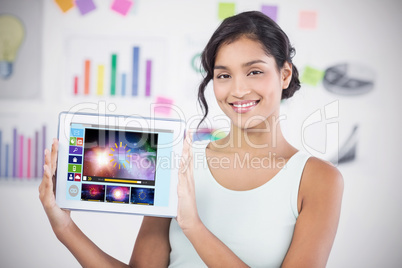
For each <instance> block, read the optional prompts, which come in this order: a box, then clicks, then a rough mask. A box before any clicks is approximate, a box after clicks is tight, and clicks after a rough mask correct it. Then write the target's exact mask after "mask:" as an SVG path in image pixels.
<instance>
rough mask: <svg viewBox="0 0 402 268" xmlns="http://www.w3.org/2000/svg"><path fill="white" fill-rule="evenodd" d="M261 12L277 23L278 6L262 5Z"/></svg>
mask: <svg viewBox="0 0 402 268" xmlns="http://www.w3.org/2000/svg"><path fill="white" fill-rule="evenodd" d="M261 12H262V13H264V14H265V15H267V16H268V17H270V18H271V19H272V20H273V21H275V22H276V19H277V18H278V7H277V6H269V5H262V6H261Z"/></svg>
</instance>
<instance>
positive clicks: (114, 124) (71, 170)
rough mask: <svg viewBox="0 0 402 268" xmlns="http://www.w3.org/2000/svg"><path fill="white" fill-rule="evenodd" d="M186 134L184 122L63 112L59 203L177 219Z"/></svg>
mask: <svg viewBox="0 0 402 268" xmlns="http://www.w3.org/2000/svg"><path fill="white" fill-rule="evenodd" d="M184 132H185V123H184V121H182V120H175V119H158V118H152V119H151V118H144V117H135V116H118V115H98V114H84V113H68V112H62V113H60V115H59V126H58V139H59V151H58V162H57V174H56V202H57V204H58V205H59V206H60V207H61V208H66V209H71V210H89V211H102V212H117V213H132V214H140V215H149V216H160V217H176V215H177V180H178V169H179V161H180V156H181V153H182V148H183V137H184Z"/></svg>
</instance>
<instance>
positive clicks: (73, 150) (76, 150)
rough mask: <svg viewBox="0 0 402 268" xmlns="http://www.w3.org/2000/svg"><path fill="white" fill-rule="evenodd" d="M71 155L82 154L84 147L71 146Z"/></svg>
mask: <svg viewBox="0 0 402 268" xmlns="http://www.w3.org/2000/svg"><path fill="white" fill-rule="evenodd" d="M69 153H70V154H82V147H80V146H70V148H69Z"/></svg>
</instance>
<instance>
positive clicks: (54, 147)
mask: <svg viewBox="0 0 402 268" xmlns="http://www.w3.org/2000/svg"><path fill="white" fill-rule="evenodd" d="M58 149H59V141H58V140H57V139H53V144H52V153H51V167H52V169H51V174H52V176H53V175H55V172H56V167H57V151H58Z"/></svg>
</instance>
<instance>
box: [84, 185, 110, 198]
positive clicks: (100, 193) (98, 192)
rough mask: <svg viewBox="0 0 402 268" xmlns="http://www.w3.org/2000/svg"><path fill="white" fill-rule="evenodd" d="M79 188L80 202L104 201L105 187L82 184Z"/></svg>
mask: <svg viewBox="0 0 402 268" xmlns="http://www.w3.org/2000/svg"><path fill="white" fill-rule="evenodd" d="M81 187H82V188H81V200H84V201H98V202H99V201H100V202H104V201H105V185H100V184H85V183H83V184H82V186H81Z"/></svg>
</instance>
